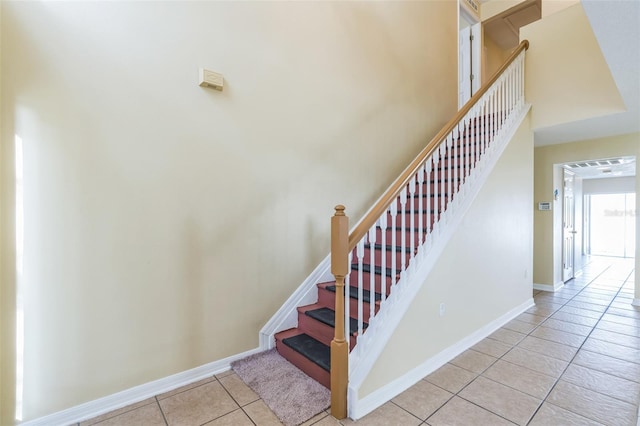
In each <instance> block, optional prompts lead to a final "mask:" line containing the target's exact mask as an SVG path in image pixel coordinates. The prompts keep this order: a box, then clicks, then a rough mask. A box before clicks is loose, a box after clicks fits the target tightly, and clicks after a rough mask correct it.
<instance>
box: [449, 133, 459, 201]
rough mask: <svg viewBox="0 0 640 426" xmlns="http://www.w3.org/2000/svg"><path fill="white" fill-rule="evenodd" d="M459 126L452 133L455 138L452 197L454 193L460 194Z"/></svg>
mask: <svg viewBox="0 0 640 426" xmlns="http://www.w3.org/2000/svg"><path fill="white" fill-rule="evenodd" d="M458 126H459V124H456V127H454V128H453V131H452V132H451V135H452V138H453V158H452V161H453V191H452V194H451V196H452V197H453V193H456V194H457V193H458V190H459V188H460V159H459V158H458V155H460V144H459V140H460V139H459V138H460V131H459V130H458Z"/></svg>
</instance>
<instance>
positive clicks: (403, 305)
mask: <svg viewBox="0 0 640 426" xmlns="http://www.w3.org/2000/svg"><path fill="white" fill-rule="evenodd" d="M530 108H531V105H530V104H525V105H522V107H521V110H520V111H519V112H518V113H517V115H516V116H515V117H513V118H512V119H511V120H512V122H511V123H510V124H511V125H510V126H509V124H506V126H509V127H508V128H507V129H506V131H505V132H504V133H503V134H501V135H499V137H502V138H504V139H502V141H503V142H502V143H500V142H498V141H496V143H495V145H493V148H494V149H493V150H487V152H486V153H485V155H484V158H485V159H486V162H485V163H484V164H483V165H481V166H479V170H478V173H477V175H474V178H473V180H470V181H469V186H468V187H467V188H466V189H464V191H465V192H466V194H465V195H464V196H462V197H456V199H455V200H454V201H453V204H455V203H457V202H458V201H459V202H460V204H458V205H456V206H455V208H448V209H447V210H446V211H445V213H444V214H443V218H442V219H441V221H440V223H444V224H445V225H444V226H441V227H439V228H437V229H435V230H434V232H433V233H432V236H433V238H432V240H431V242H432V244H431V245H430V246H429V247H427V248H426V250H425V247H424V246H423V247H420V248H419V249H418V254H417V255H416V258H419V260H420V263H419V265H418V266H417V268H416V267H414V266H413V265H410V266H409V268H408V269H407V271H405V272H403V273H402V274H401V276H400V280H399V281H398V283H397V287H396V289H395V290H394V291H393V292H392V293H391V295H390V296H389V298H388V299H386V300H385V302H384V304H383V305H382V306H381V309H380V311H379V313H378V314H377V315H376V316H375V317H374V318H373V319H372V320H371V321H370V322H369V327H368V328H367V332H366V333H364V334H363V335H362V336H359V337H358V342H357V344H356V346H355V347H354V349H353V351H352V352H351V353H350V354H349V388H348V391H347V405H348V413H349V417H351V418H356V417H353V414H352V410H357V404H358V397H357V395H358V390H359V389H360V387H361V386H362V384H363V383H364V381H365V379H366V378H367V376H368V375H369V372H370V371H371V369H372V368H373V366H374V364H375V362H376V360H377V359H378V357H379V356H380V354H381V353H382V351H383V350H384V348H385V346H386V345H387V343H388V341H389V339H390V338H391V336H392V335H393V333H394V331H395V329H396V327H397V326H398V324H399V323H400V321H401V320H402V317H403V316H404V314H405V312H406V311H407V309H408V308H409V305H410V304H411V302H412V301H413V299H414V298H415V296H416V294H417V293H418V291H419V290H420V287H422V284H423V283H424V282H425V280H426V278H427V276H428V275H429V273H430V272H431V270H432V269H433V267H434V265H435V264H436V262H437V261H438V258H439V257H440V254H441V253H442V251H443V250H444V248H445V247H446V245H447V243H448V242H449V240H450V239H451V237H452V236H453V234H454V233H455V232H456V231H457V228H458V226H459V224H460V222H461V221H462V220H463V218H464V216H465V215H466V212H467V210H469V208H470V207H471V204H472V203H473V201H474V200H475V199H476V197H477V195H478V193H479V192H480V190H481V188H482V186H483V184H484V182H485V181H486V180H487V178H488V176H489V174H490V173H491V171H492V170H493V168H494V167H495V165H496V164H497V162H498V159H499V158H500V157H501V156H502V153H503V152H504V150H505V149H506V147H507V146H508V145H509V143H510V142H511V140H512V138H513V136H514V135H515V133H516V132H517V130H518V128H519V127H520V125H521V124H522V121H523V120H524V118H525V117H526V115H527V113H528V112H529V109H530ZM465 186H466V184H465ZM460 200H461V201H460ZM453 204H452V206H453ZM452 212H453V213H452ZM440 223H439V224H440ZM427 250H428V256H426V251H427ZM414 265H415V264H414ZM385 402H386V401H385ZM356 412H357V411H356Z"/></svg>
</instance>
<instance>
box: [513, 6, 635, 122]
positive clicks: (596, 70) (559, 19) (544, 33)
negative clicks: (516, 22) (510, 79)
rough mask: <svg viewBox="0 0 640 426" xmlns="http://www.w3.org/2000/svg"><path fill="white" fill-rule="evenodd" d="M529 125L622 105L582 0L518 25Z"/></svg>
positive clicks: (584, 115) (576, 117)
mask: <svg viewBox="0 0 640 426" xmlns="http://www.w3.org/2000/svg"><path fill="white" fill-rule="evenodd" d="M520 39H521V40H525V39H526V40H529V42H530V47H529V50H528V51H527V80H526V83H525V90H526V96H527V100H528V101H529V102H531V104H532V105H533V107H532V114H531V120H532V127H533V129H534V130H536V129H541V128H545V127H550V126H555V125H558V124H563V123H568V122H574V121H578V120H585V119H589V118H593V117H599V116H603V115H607V114H613V113H616V112H622V111H625V105H624V101H623V99H622V96H620V93H619V92H618V89H617V86H616V84H615V81H614V80H613V77H612V76H611V72H610V71H609V67H608V65H607V63H606V61H605V59H604V56H603V55H602V52H601V51H600V47H599V45H598V41H597V40H596V38H595V35H594V34H593V31H592V30H591V25H590V24H589V20H588V18H587V16H586V15H585V13H584V9H583V8H582V5H581V4H576V5H573V6H570V7H568V8H566V9H564V10H562V11H560V12H556V13H554V14H553V15H551V16H547V17H545V18H543V19H541V20H539V21H536V22H533V23H531V24H529V25H527V26H524V27H522V28H521V29H520Z"/></svg>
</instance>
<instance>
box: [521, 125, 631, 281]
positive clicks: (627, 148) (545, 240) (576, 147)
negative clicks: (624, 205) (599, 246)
mask: <svg viewBox="0 0 640 426" xmlns="http://www.w3.org/2000/svg"><path fill="white" fill-rule="evenodd" d="M625 155H635V156H636V158H638V157H640V133H632V134H628V135H621V136H613V137H609V138H603V139H592V140H587V141H579V142H572V143H565V144H560V145H549V146H544V147H539V148H536V149H535V185H534V203H535V205H537V203H539V202H541V201H552V200H553V191H554V189H555V188H558V190H559V201H554V202H553V210H552V211H551V212H546V211H538V210H536V211H535V212H534V258H533V259H534V269H533V281H534V282H535V283H538V284H546V285H551V284H556V283H560V282H561V281H562V265H561V253H562V252H561V249H562V247H561V243H562V241H561V232H562V223H561V217H562V216H561V215H562V204H561V201H560V200H562V183H561V182H562V180H561V173H560V172H559V167H558V166H557V165H558V164H562V163H567V162H572V161H585V160H593V159H599V158H611V157H618V156H625ZM554 176H555V179H554ZM635 180H636V188H640V173H636V177H635ZM636 202H638V201H636ZM637 210H639V209H637ZM554 216H555V220H554ZM638 219H640V216H638V217H637V218H636V227H637V228H638V227H640V224H638ZM639 240H640V238H637V239H636V241H639ZM638 259H640V256H638V257H636V270H638V269H639V268H638ZM639 287H640V285H639V284H638V275H636V292H637V291H638V288H639Z"/></svg>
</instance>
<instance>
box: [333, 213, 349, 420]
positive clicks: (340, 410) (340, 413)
mask: <svg viewBox="0 0 640 426" xmlns="http://www.w3.org/2000/svg"><path fill="white" fill-rule="evenodd" d="M344 208H345V207H344V206H342V205H338V206H336V213H335V215H334V216H333V217H332V218H331V273H332V274H333V275H334V276H335V277H336V306H335V312H336V318H335V325H336V326H335V335H334V337H333V340H332V341H331V415H332V416H333V417H335V418H336V419H344V418H345V417H347V381H348V378H349V364H348V361H349V345H348V344H347V341H346V340H345V336H344V279H345V277H346V275H347V273H348V272H349V218H348V217H347V216H345V214H344Z"/></svg>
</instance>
